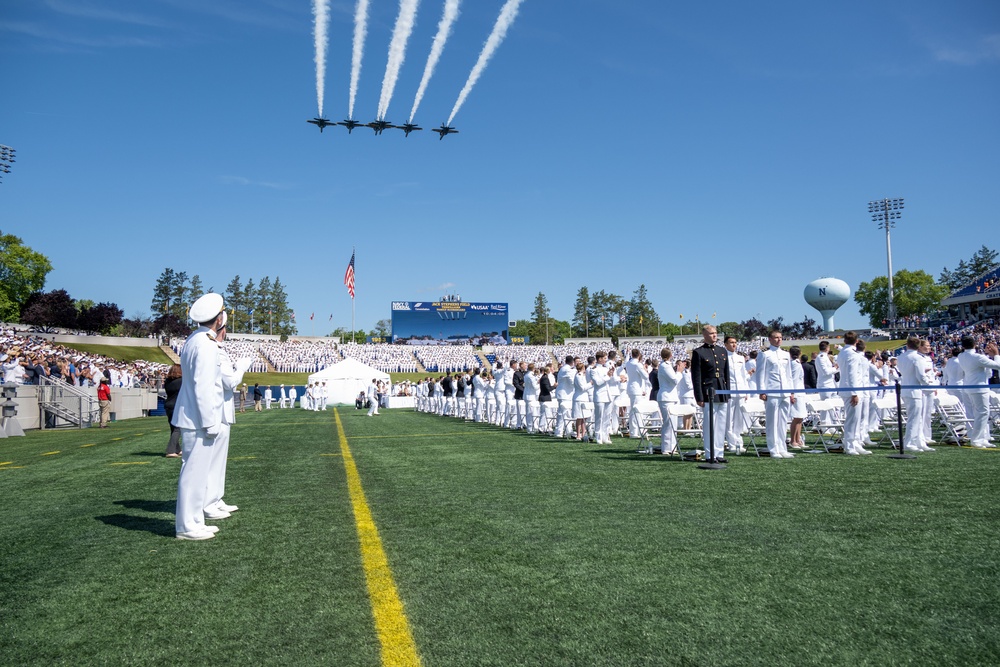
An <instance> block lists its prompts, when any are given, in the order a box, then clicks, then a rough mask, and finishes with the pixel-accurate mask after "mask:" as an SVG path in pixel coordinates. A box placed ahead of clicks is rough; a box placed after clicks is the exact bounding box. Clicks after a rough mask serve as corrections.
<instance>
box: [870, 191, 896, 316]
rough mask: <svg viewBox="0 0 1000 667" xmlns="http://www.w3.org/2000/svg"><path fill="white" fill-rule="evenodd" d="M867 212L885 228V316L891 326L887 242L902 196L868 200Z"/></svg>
mask: <svg viewBox="0 0 1000 667" xmlns="http://www.w3.org/2000/svg"><path fill="white" fill-rule="evenodd" d="M868 212H869V213H871V214H872V221H873V222H875V223H876V224H878V228H879V229H884V230H885V254H886V261H887V262H888V265H889V311H888V313H887V318H888V320H889V325H890V326H892V323H893V321H894V320H895V319H896V302H895V300H894V299H893V296H892V246H891V245H890V244H889V230H890V229H892V228H893V227H895V226H896V221H897V220H899V219H900V218H902V217H903V198H902V197H900V198H898V199H881V200H876V201H870V202H868Z"/></svg>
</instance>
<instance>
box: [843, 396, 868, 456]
mask: <svg viewBox="0 0 1000 667" xmlns="http://www.w3.org/2000/svg"><path fill="white" fill-rule="evenodd" d="M863 400H864V399H863V398H862V397H861V396H859V397H858V404H857V405H851V397H850V396H848V397H847V398H845V399H844V451H845V452H849V451H853V450H856V449H861V448H862V443H863V442H864V437H863V436H862V434H861V413H862V408H861V404H862V401H863Z"/></svg>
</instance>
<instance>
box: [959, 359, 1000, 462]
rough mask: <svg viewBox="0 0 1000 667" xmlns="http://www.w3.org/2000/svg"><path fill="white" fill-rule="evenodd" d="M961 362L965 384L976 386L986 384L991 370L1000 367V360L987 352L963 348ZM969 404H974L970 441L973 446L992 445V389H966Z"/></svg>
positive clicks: (971, 416)
mask: <svg viewBox="0 0 1000 667" xmlns="http://www.w3.org/2000/svg"><path fill="white" fill-rule="evenodd" d="M958 360H959V363H960V364H961V365H962V373H963V374H964V376H965V380H964V382H965V384H966V385H968V386H972V387H974V386H975V385H985V384H987V383H988V382H989V379H990V375H991V371H992V370H994V369H1000V361H997V360H996V358H993V359H991V358H990V357H987V356H986V355H985V354H980V353H978V352H976V351H975V350H962V354H960V355H958ZM965 393H966V394H967V395H968V400H969V404H970V405H971V406H972V414H971V415H969V418H970V419H972V420H973V421H972V432H971V433H969V442H970V444H971V445H972V446H973V447H980V448H981V447H992V446H993V445H991V444H990V390H989V388H982V389H978V388H976V389H966V390H965Z"/></svg>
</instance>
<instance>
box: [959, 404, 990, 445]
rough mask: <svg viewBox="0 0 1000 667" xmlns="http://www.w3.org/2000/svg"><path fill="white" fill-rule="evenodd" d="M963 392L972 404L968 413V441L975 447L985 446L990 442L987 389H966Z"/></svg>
mask: <svg viewBox="0 0 1000 667" xmlns="http://www.w3.org/2000/svg"><path fill="white" fill-rule="evenodd" d="M965 394H966V399H967V400H968V402H969V403H970V404H971V405H972V414H971V415H968V416H969V418H970V419H972V431H971V432H970V433H969V442H971V443H972V444H973V445H975V446H977V447H985V446H987V445H989V444H990V394H989V392H988V391H983V392H972V391H967V392H965Z"/></svg>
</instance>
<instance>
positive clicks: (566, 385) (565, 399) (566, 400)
mask: <svg viewBox="0 0 1000 667" xmlns="http://www.w3.org/2000/svg"><path fill="white" fill-rule="evenodd" d="M575 381H576V368H574V367H573V365H572V364H563V365H562V367H561V368H560V369H559V373H558V374H557V375H556V382H557V384H556V401H557V402H558V404H559V408H558V409H559V411H558V412H557V413H556V431H555V436H556V437H557V438H562V437H564V436H565V435H566V434H567V432H572V419H573V394H574V390H575V387H574V383H575Z"/></svg>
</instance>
